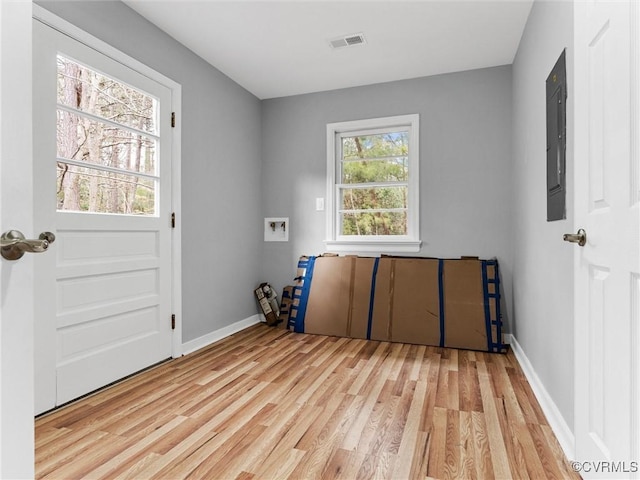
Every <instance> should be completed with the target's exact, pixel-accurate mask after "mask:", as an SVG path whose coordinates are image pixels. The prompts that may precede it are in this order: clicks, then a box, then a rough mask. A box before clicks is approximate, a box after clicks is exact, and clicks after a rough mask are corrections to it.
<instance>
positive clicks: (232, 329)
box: [182, 314, 262, 355]
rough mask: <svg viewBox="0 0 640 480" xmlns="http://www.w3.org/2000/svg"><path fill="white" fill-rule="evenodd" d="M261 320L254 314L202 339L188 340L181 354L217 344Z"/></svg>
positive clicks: (183, 345)
mask: <svg viewBox="0 0 640 480" xmlns="http://www.w3.org/2000/svg"><path fill="white" fill-rule="evenodd" d="M261 321H262V319H261V318H260V315H259V314H255V315H252V316H250V317H249V318H245V319H244V320H240V321H238V322H235V323H232V324H231V325H227V326H226V327H222V328H219V329H218V330H215V331H213V332H211V333H207V334H206V335H203V336H202V337H198V338H196V339H194V340H189V341H188V342H186V343H183V344H182V354H183V355H187V354H188V353H193V352H195V351H196V350H200V349H201V348H204V347H206V346H208V345H211V344H212V343H215V342H217V341H218V340H222V339H223V338H226V337H228V336H229V335H233V334H234V333H236V332H239V331H240V330H244V329H245V328H248V327H250V326H252V325H255V324H257V323H260V322H261Z"/></svg>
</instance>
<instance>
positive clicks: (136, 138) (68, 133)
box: [57, 110, 157, 175]
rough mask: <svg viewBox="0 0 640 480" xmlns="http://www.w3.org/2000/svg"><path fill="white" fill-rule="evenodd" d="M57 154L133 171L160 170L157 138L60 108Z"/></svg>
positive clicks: (68, 158)
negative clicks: (158, 168)
mask: <svg viewBox="0 0 640 480" xmlns="http://www.w3.org/2000/svg"><path fill="white" fill-rule="evenodd" d="M57 145H58V152H57V156H58V158H59V159H64V160H77V161H81V162H86V163H91V164H95V165H102V166H105V167H111V168H117V169H121V170H126V171H128V172H131V173H145V174H148V175H155V174H156V151H157V149H156V140H155V139H153V138H150V137H148V136H145V135H143V134H141V133H139V132H137V131H133V130H129V129H125V128H118V127H115V126H113V125H111V124H107V123H103V122H99V121H96V120H94V119H93V118H90V117H85V116H83V115H78V114H75V113H71V112H69V111H66V110H58V119H57Z"/></svg>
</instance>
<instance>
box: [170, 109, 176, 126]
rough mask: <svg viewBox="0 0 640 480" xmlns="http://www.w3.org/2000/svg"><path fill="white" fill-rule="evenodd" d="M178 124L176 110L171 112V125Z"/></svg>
mask: <svg viewBox="0 0 640 480" xmlns="http://www.w3.org/2000/svg"><path fill="white" fill-rule="evenodd" d="M175 126H176V112H171V127H175Z"/></svg>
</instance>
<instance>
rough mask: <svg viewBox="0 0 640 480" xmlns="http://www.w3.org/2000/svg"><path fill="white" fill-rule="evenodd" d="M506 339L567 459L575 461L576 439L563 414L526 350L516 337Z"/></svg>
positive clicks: (509, 335) (507, 335)
mask: <svg viewBox="0 0 640 480" xmlns="http://www.w3.org/2000/svg"><path fill="white" fill-rule="evenodd" d="M505 337H508V342H507V340H506V339H505V343H509V344H510V345H511V348H512V349H513V353H514V355H515V356H516V359H517V360H518V363H519V364H520V367H521V368H522V371H523V372H524V375H525V376H526V377H527V380H528V381H529V385H531V389H532V390H533V393H534V394H535V396H536V399H537V400H538V403H539V404H540V407H541V408H542V411H543V412H544V414H545V416H546V417H547V421H548V422H549V426H550V427H551V429H552V430H553V433H554V434H555V436H556V438H557V439H558V442H559V443H560V446H561V447H562V450H563V451H564V454H565V455H566V457H567V459H569V460H574V459H575V437H574V435H573V432H572V431H571V429H570V428H569V425H567V422H565V420H564V418H563V416H562V414H561V413H560V410H559V409H558V407H557V405H556V404H555V402H554V401H553V399H552V398H551V395H549V392H547V389H546V388H544V385H543V384H542V382H541V381H540V378H539V377H538V374H536V372H535V370H534V369H533V366H532V365H531V362H530V361H529V359H528V358H527V355H526V354H525V353H524V350H522V347H521V346H520V344H519V343H518V341H517V340H516V337H514V336H513V335H511V334H505Z"/></svg>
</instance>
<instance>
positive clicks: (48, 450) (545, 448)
mask: <svg viewBox="0 0 640 480" xmlns="http://www.w3.org/2000/svg"><path fill="white" fill-rule="evenodd" d="M427 477H432V478H438V479H445V478H477V479H491V478H499V479H507V478H518V479H520V478H522V479H526V478H531V479H552V478H580V477H579V476H578V475H577V474H575V473H573V472H572V471H571V468H570V467H569V465H568V463H567V461H566V460H565V458H564V456H563V453H562V451H561V449H560V447H559V445H558V443H557V441H556V438H555V437H554V435H553V433H552V431H551V429H550V427H549V426H548V424H547V422H546V420H545V417H544V415H543V414H542V411H541V410H540V407H539V406H538V403H537V402H536V399H535V397H534V396H533V393H532V391H531V388H530V387H529V385H528V383H527V381H526V379H525V377H524V375H523V373H522V371H521V370H520V367H519V366H518V364H517V362H516V360H515V357H514V356H513V354H512V353H509V354H506V355H501V354H489V353H479V352H471V351H464V350H453V349H444V348H436V347H425V346H416V345H406V344H393V343H385V342H373V341H365V340H354V339H346V338H335V337H325V336H316V335H304V334H294V333H291V332H288V331H286V330H284V329H281V328H278V329H274V328H270V327H267V326H265V325H256V326H254V327H251V328H249V329H247V330H244V331H242V332H240V333H237V334H235V335H233V336H231V337H229V338H227V339H225V340H222V341H220V342H218V343H216V344H214V345H211V346H209V347H207V348H205V349H203V350H200V351H198V352H196V353H194V354H191V355H187V356H184V357H182V358H180V359H177V360H173V361H170V362H168V363H166V364H163V365H161V366H158V367H156V368H154V369H152V370H149V371H147V372H144V373H141V374H139V375H137V376H135V377H132V378H130V379H128V380H126V381H124V382H122V383H119V384H117V385H115V386H113V387H110V388H108V389H106V390H104V391H102V392H99V393H97V394H95V395H93V396H90V397H87V398H85V399H83V400H80V401H78V402H76V403H74V404H71V405H69V406H67V407H64V408H62V409H59V410H57V411H54V412H52V413H50V414H48V415H45V416H43V417H40V418H38V419H37V421H36V478H47V479H49V478H51V479H58V480H60V479H73V478H92V479H93V478H95V479H98V478H108V479H127V478H129V479H147V478H161V479H180V478H193V479H242V480H249V479H285V478H291V479H302V478H305V479H306V478H322V479H338V478H340V479H359V478H389V479H417V478H427Z"/></svg>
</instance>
